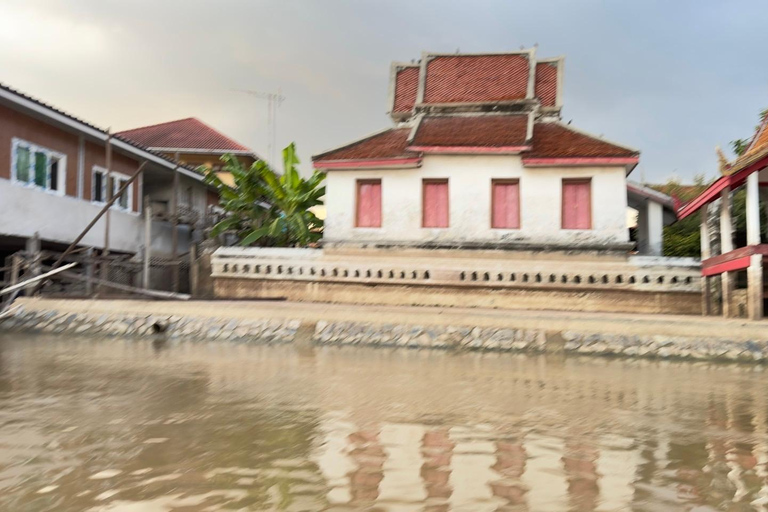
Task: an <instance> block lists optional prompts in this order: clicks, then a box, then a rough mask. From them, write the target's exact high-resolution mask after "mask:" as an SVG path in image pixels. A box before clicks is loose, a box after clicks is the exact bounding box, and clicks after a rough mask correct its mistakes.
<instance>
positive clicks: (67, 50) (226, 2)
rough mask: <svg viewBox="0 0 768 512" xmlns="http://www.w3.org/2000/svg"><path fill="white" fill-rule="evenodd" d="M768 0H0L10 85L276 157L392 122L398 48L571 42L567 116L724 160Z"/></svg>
mask: <svg viewBox="0 0 768 512" xmlns="http://www.w3.org/2000/svg"><path fill="white" fill-rule="evenodd" d="M766 19H768V2H766V1H765V0H737V1H734V0H729V1H709V0H674V1H670V0H658V1H655V0H636V1H624V0H621V1H619V0H615V1H591V0H579V1H573V0H552V1H545V0H528V1H524V2H523V1H515V0H487V1H482V0H472V1H466V2H459V1H449V0H430V1H419V0H403V1H400V0H398V1H385V0H379V1H375V2H374V1H366V0H346V1H343V0H311V1H310V0H303V1H299V0H296V1H292V0H268V1H267V0H265V1H257V0H240V1H237V0H207V1H204V0H151V1H149V0H0V82H3V83H5V84H7V85H10V86H12V87H16V88H18V89H20V90H22V91H24V92H27V93H29V94H31V95H34V96H37V97H39V98H41V99H43V100H45V101H47V102H49V103H52V104H54V105H56V106H58V107H60V108H62V109H64V110H67V111H68V112H70V113H73V114H75V115H77V116H79V117H82V118H84V119H85V120H87V121H90V122H92V123H94V124H96V125H99V126H101V127H104V128H107V127H112V129H113V130H122V129H127V128H133V127H136V126H143V125H148V124H153V123H159V122H163V121H169V120H173V119H178V118H183V117H192V116H194V117H198V118H200V119H202V120H203V121H206V122H207V123H209V124H211V125H213V126H214V127H216V128H218V129H219V130H221V131H223V132H224V133H226V134H227V135H229V136H231V137H233V138H234V139H236V140H238V141H240V142H242V143H244V144H246V145H248V146H250V147H252V148H253V149H254V150H256V151H257V152H258V153H260V154H263V155H266V148H267V126H266V112H267V106H266V103H265V101H264V100H259V99H255V98H252V97H249V96H247V95H245V94H242V93H239V92H236V91H234V89H255V90H262V91H274V90H277V89H278V88H281V90H282V92H283V94H284V95H285V96H286V98H287V99H286V101H285V102H284V103H283V105H282V106H281V108H280V110H279V114H278V144H279V145H280V147H282V146H284V145H286V144H287V143H289V142H290V141H295V142H296V143H297V145H298V148H299V151H300V154H301V155H302V158H303V160H304V163H303V166H304V168H305V169H308V168H309V156H310V155H311V154H313V153H317V152H320V151H322V150H324V149H327V148H331V147H334V146H338V145H341V144H343V143H346V142H350V141H352V140H354V139H356V138H359V137H361V136H363V135H366V134H368V133H370V132H373V131H376V130H378V129H381V128H384V127H387V126H389V124H390V121H389V118H388V117H387V116H386V110H387V83H388V73H389V63H390V61H392V60H398V61H403V60H411V59H414V58H418V57H419V56H420V55H421V51H422V50H429V51H443V52H445V51H455V50H457V49H460V50H461V51H462V52H482V51H493V52H498V51H504V50H516V49H519V48H520V47H521V46H526V47H528V46H531V45H533V44H536V43H538V45H539V50H538V54H539V56H541V57H547V56H556V55H565V56H566V60H565V96H564V101H565V107H564V109H563V118H564V119H565V120H566V121H567V120H573V124H574V126H577V127H579V128H582V129H584V130H588V131H591V132H593V133H596V134H603V135H604V136H605V137H607V138H609V139H612V140H615V141H617V142H621V143H624V144H626V145H630V146H633V147H636V148H638V149H640V150H641V152H642V155H641V163H640V165H639V166H638V168H637V169H636V170H635V172H634V174H633V178H634V179H637V180H640V178H641V177H642V176H645V179H646V180H647V181H661V180H665V179H667V178H669V177H670V176H673V175H677V176H678V177H680V178H681V179H683V180H690V179H692V177H693V176H694V175H695V174H697V173H705V174H706V175H707V176H708V177H712V176H714V175H715V174H716V173H717V160H716V158H715V152H714V148H715V146H716V145H718V144H720V145H722V146H723V147H724V148H727V146H728V142H729V141H731V140H733V139H735V138H738V137H748V136H750V135H751V133H752V130H753V128H754V126H755V124H756V122H757V114H758V112H759V111H760V110H761V109H762V108H765V107H768V57H766V54H765V48H766V43H767V42H768V31H767V29H766V26H765V21H766Z"/></svg>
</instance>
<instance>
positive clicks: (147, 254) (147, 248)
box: [141, 196, 152, 290]
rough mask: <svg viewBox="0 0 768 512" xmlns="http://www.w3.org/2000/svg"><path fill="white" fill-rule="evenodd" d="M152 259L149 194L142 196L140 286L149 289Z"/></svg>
mask: <svg viewBox="0 0 768 512" xmlns="http://www.w3.org/2000/svg"><path fill="white" fill-rule="evenodd" d="M151 259H152V203H150V201H149V196H144V272H143V274H142V276H141V277H142V287H143V288H144V289H145V290H149V278H150V271H151V268H152V267H151V266H150V262H151Z"/></svg>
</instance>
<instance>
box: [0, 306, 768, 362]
mask: <svg viewBox="0 0 768 512" xmlns="http://www.w3.org/2000/svg"><path fill="white" fill-rule="evenodd" d="M1 332H42V333H54V334H72V335H78V336H97V337H102V338H103V337H137V338H146V337H151V336H163V337H165V338H167V339H168V340H172V341H177V342H181V341H198V342H204V341H214V340H219V341H229V342H238V343H253V344H279V343H314V344H316V345H348V346H366V347H382V348H385V347H389V348H398V347H399V348H411V349H442V350H456V351H463V350H474V351H495V352H530V353H552V352H561V353H562V352H564V353H567V354H577V355H578V354H591V355H610V356H624V357H647V358H662V359H667V358H683V359H693V360H728V361H749V362H762V361H768V341H767V340H766V339H760V340H757V339H756V340H754V341H743V340H742V341H735V340H729V339H724V338H701V337H696V338H694V337H684V336H660V335H617V334H605V333H596V332H575V331H548V330H544V329H515V328H512V327H510V328H495V327H493V328H480V327H471V326H427V325H404V324H376V323H371V322H325V321H319V322H304V323H302V321H301V320H299V319H247V320H243V319H221V318H197V317H187V316H164V315H130V314H126V315H123V314H101V315H99V314H92V313H82V314H78V313H70V312H66V313H61V312H57V311H26V312H25V311H23V310H20V311H17V312H16V314H15V315H14V316H12V317H11V318H8V319H5V320H4V321H0V333H1Z"/></svg>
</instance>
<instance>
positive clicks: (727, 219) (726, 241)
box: [720, 187, 733, 254]
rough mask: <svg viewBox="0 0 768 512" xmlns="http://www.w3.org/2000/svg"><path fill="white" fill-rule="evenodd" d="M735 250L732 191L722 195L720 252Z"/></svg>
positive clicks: (728, 189)
mask: <svg viewBox="0 0 768 512" xmlns="http://www.w3.org/2000/svg"><path fill="white" fill-rule="evenodd" d="M732 250H733V222H732V220H731V189H730V187H729V188H726V189H724V190H723V191H722V192H721V193H720V252H721V253H723V254H725V253H727V252H731V251H732Z"/></svg>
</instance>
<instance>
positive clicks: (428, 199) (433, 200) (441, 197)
mask: <svg viewBox="0 0 768 512" xmlns="http://www.w3.org/2000/svg"><path fill="white" fill-rule="evenodd" d="M423 187H424V188H423V194H422V219H421V221H422V222H421V225H422V227H425V228H447V227H448V225H449V209H448V180H424V185H423Z"/></svg>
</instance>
